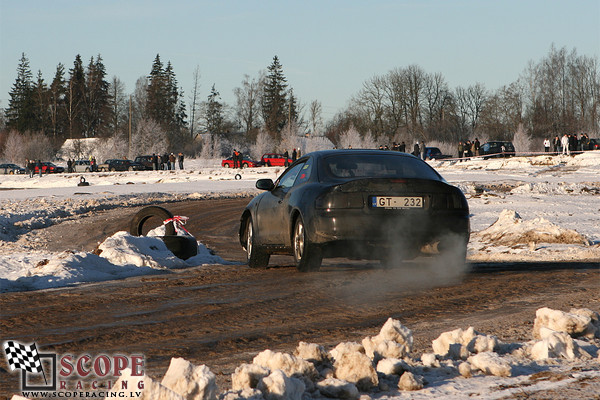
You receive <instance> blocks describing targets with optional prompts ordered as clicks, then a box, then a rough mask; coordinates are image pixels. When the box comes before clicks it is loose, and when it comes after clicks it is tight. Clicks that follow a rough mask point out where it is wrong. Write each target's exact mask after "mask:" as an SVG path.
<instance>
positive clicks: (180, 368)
mask: <svg viewBox="0 0 600 400" xmlns="http://www.w3.org/2000/svg"><path fill="white" fill-rule="evenodd" d="M161 384H162V385H163V386H164V387H167V388H169V389H171V390H172V391H174V392H175V393H178V394H180V395H181V396H183V398H185V399H186V400H216V398H217V382H216V376H215V374H213V373H212V372H210V370H209V369H208V367H207V366H206V365H200V366H196V365H193V364H191V363H190V362H189V361H186V360H184V359H183V358H172V359H171V365H169V369H168V370H167V373H166V374H165V376H164V377H163V379H162V381H161Z"/></svg>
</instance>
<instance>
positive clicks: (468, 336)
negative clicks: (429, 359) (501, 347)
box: [432, 327, 498, 359]
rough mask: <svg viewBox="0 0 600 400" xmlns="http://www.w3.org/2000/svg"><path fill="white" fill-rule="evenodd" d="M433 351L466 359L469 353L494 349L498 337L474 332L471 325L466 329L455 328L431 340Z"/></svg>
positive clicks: (437, 353) (496, 345)
mask: <svg viewBox="0 0 600 400" xmlns="http://www.w3.org/2000/svg"><path fill="white" fill-rule="evenodd" d="M432 347H433V352H434V353H435V354H436V355H439V356H441V357H450V358H454V359H466V358H467V357H468V355H469V354H470V353H483V352H490V351H494V349H495V348H497V347H498V338H496V337H495V336H488V335H484V334H481V333H479V332H476V331H475V329H474V328H473V327H469V328H468V329H467V330H462V329H460V328H459V329H456V330H454V331H451V332H444V333H442V334H441V335H440V336H439V337H438V338H437V339H435V340H434V341H433V342H432Z"/></svg>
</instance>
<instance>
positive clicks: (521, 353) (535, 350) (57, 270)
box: [0, 152, 600, 399]
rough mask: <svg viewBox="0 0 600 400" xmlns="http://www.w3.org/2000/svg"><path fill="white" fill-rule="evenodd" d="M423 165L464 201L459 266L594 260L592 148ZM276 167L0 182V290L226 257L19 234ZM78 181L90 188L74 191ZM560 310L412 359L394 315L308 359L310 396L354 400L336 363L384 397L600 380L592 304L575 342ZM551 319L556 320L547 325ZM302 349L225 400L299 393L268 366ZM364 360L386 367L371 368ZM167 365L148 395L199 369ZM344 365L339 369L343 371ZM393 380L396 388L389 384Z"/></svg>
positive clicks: (136, 242)
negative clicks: (522, 332) (517, 332)
mask: <svg viewBox="0 0 600 400" xmlns="http://www.w3.org/2000/svg"><path fill="white" fill-rule="evenodd" d="M431 165H432V166H433V167H434V168H436V169H437V170H438V171H439V172H440V173H441V174H442V176H444V177H445V178H446V180H447V181H449V182H450V183H452V184H455V185H458V186H459V187H460V188H461V189H462V190H463V192H464V193H465V194H466V196H467V198H468V200H469V205H470V209H471V228H472V232H473V233H472V236H471V242H470V244H469V253H468V258H469V260H471V261H523V260H535V261H587V262H600V228H599V227H600V152H590V153H586V154H582V155H577V156H575V157H562V156H538V157H527V158H525V157H520V158H511V159H498V160H477V159H473V160H471V161H466V162H454V161H452V162H441V161H433V162H431ZM281 171H282V168H256V169H250V170H244V171H242V172H241V177H238V178H241V179H236V176H235V174H236V173H238V171H231V170H227V169H222V168H220V167H219V166H218V163H217V162H216V161H212V162H210V161H200V160H191V161H189V162H187V163H186V170H184V171H179V170H177V171H171V172H169V171H161V172H123V173H119V172H116V173H97V174H73V175H65V174H61V175H50V176H43V177H41V178H39V177H34V178H29V177H25V176H1V177H0V291H1V292H6V291H20V290H33V289H43V288H50V287H59V286H65V285H70V284H75V283H79V282H90V281H100V280H108V279H118V278H123V277H127V276H132V275H140V274H149V273H157V272H159V271H160V270H162V269H165V268H186V267H190V266H199V265H203V264H213V263H225V261H224V260H223V259H221V258H220V257H219V256H218V255H213V254H211V252H210V251H209V250H207V249H206V248H205V247H204V246H203V245H202V244H201V243H200V249H199V254H198V256H196V257H194V258H191V259H189V260H187V261H182V260H179V259H177V258H175V257H174V256H173V255H172V254H171V253H170V252H169V251H168V250H167V249H166V248H165V247H164V245H162V242H161V241H160V240H159V239H156V238H152V237H147V238H137V237H132V236H130V235H128V234H126V233H123V232H121V233H117V234H115V235H113V236H112V237H110V238H107V239H106V241H105V242H104V243H103V244H102V245H101V247H102V249H103V251H102V252H101V253H100V255H96V254H92V253H85V252H78V251H68V252H62V253H49V252H46V251H43V250H39V249H38V247H37V246H36V244H35V243H32V242H31V241H30V236H29V235H28V232H30V231H31V230H35V229H41V228H44V227H47V226H50V225H52V224H56V223H59V222H61V221H66V220H69V219H74V218H78V217H79V216H82V215H86V214H88V213H93V212H95V211H98V210H105V209H111V208H118V207H119V208H120V207H129V206H131V207H133V206H142V205H146V204H154V203H156V202H160V201H165V202H169V201H175V200H183V199H197V198H225V197H235V196H242V195H248V194H255V193H258V191H257V190H256V189H255V188H254V182H255V181H256V179H258V178H263V177H269V178H275V177H276V176H277V175H278V174H279V173H280V172H281ZM81 176H84V177H85V178H86V180H87V181H88V182H89V183H90V186H77V183H78V182H79V181H80V177H81ZM561 312H562V314H560V313H561ZM566 313H567V312H566V310H564V311H559V310H549V311H548V310H546V311H545V314H544V312H542V313H540V312H539V311H538V314H543V315H538V318H539V319H540V321H539V322H538V318H536V325H543V326H542V327H538V332H537V336H538V338H537V339H536V340H534V341H531V342H527V343H498V342H497V341H495V340H494V339H493V338H490V337H489V336H487V335H485V334H480V333H477V332H473V331H472V330H469V329H467V328H468V327H463V328H465V329H466V330H465V331H463V330H457V331H452V332H447V333H445V334H443V335H442V336H443V337H442V336H440V338H438V339H437V344H436V343H432V347H433V353H430V354H423V355H420V356H419V355H410V348H409V347H410V345H409V344H410V343H411V342H412V338H409V335H410V334H409V333H407V332H410V331H409V330H407V329H406V328H404V327H402V326H401V325H398V324H399V322H398V323H393V324H396V325H393V324H392V325H393V326H395V328H394V329H388V331H389V332H387V333H385V332H384V331H385V329H384V328H385V326H384V328H382V332H381V333H380V334H379V335H378V336H374V337H370V338H365V340H363V343H362V344H356V345H357V346H354V350H353V351H351V352H350V353H351V355H350V356H348V357H343V356H342V355H341V354H339V352H338V353H337V357H338V358H339V359H340V360H342V359H344V360H345V361H344V362H347V363H348V364H347V365H343V366H342V365H338V366H337V367H335V365H334V370H335V373H334V371H331V370H330V371H326V370H325V369H323V368H321V367H319V368H320V369H319V371H318V374H320V376H321V377H326V378H327V379H325V380H319V379H321V378H319V379H317V378H315V376H312V378H310V379H312V380H313V381H314V380H319V382H317V383H316V384H315V385H316V387H317V388H318V389H319V390H318V391H313V392H312V393H313V394H316V395H317V397H319V396H320V395H318V393H330V394H331V393H337V395H334V396H335V397H337V396H342V395H346V396H347V398H357V397H358V392H357V391H356V387H354V388H353V386H356V384H358V385H361V384H364V382H365V381H361V383H360V384H359V383H358V382H356V384H352V382H350V384H349V383H348V381H351V380H352V379H350V378H347V379H345V380H342V379H340V376H341V375H342V372H341V371H343V370H344V368H349V369H352V368H359V367H360V365H361V363H363V361H364V360H365V359H366V363H364V365H363V366H364V367H365V368H366V371H367V372H366V375H365V377H366V378H369V379H373V380H375V379H378V380H379V383H377V384H375V383H374V381H373V382H371V385H372V386H373V385H374V386H375V387H376V388H377V389H376V390H375V392H374V391H373V389H371V392H369V393H370V395H372V396H373V397H375V398H382V399H388V398H389V399H392V398H394V399H397V398H412V399H419V398H423V399H425V398H441V397H443V398H456V399H462V398H470V399H472V398H502V397H506V396H511V395H517V394H524V395H525V394H526V393H531V392H536V391H540V390H553V389H560V388H561V387H566V386H568V385H572V384H576V385H577V384H578V383H577V382H581V381H586V380H590V379H593V380H597V379H599V378H600V368H599V363H600V351H599V345H600V341H599V340H598V336H600V327H599V324H598V315H597V313H594V312H590V314H589V315H591V318H588V320H589V321H588V326H589V325H590V324H592V325H593V326H594V327H595V328H594V329H596V333H595V336H596V338H595V339H594V338H593V336H594V335H591V337H590V335H589V332H588V335H587V337H586V338H584V337H583V336H582V335H584V333H583V332H576V334H575V335H573V332H567V333H569V334H571V335H573V336H576V337H577V338H576V339H571V337H570V336H569V335H565V334H564V332H563V331H564V329H561V327H560V326H558V325H560V324H561V323H562V324H563V325H564V324H566V325H569V326H573V323H572V322H564V321H565V319H566V320H567V321H572V320H571V319H570V318H575V319H576V320H577V321H579V319H578V318H579V317H577V316H573V315H572V314H573V313H575V315H578V314H577V313H580V314H581V313H583V314H585V313H586V311H585V310H584V311H581V310H579V311H577V310H575V311H573V310H571V311H569V312H568V314H569V315H567V316H565V314H566ZM556 315H558V317H557V316H556ZM584 317H585V316H583V317H582V318H584ZM552 321H554V322H556V321H558V322H556V324H554V325H553V323H552ZM561 321H562V322H561ZM386 325H387V323H386ZM388 328H389V327H388ZM386 329H387V328H386ZM534 329H535V327H534ZM586 329H587V328H586ZM390 332H391V333H390ZM394 332H395V333H394ZM390 335H391V336H390ZM403 335H404V336H403ZM407 335H408V336H407ZM367 339H368V340H367ZM305 345H306V344H305ZM311 346H312V347H310V346H309V347H310V349H312V351H316V353H310V352H309V353H306V354H305V353H302V351H304V350H306V349H304V350H301V349H300V347H301V345H300V346H299V348H298V350H297V352H298V353H301V354H298V356H297V357H296V358H292V356H291V355H282V354H274V353H272V352H271V353H265V352H263V353H264V354H263V353H261V354H259V356H257V358H255V360H254V362H253V365H251V366H248V364H247V365H246V367H243V366H241V367H240V371H239V376H238V377H237V378H239V379H241V380H242V381H244V379H245V381H248V382H250V381H252V380H253V379H254V380H256V382H255V384H256V385H258V387H259V388H260V389H261V390H262V392H259V391H258V389H256V388H255V387H256V386H254V387H246V386H243V385H242V386H239V387H238V388H237V391H230V392H229V393H227V394H226V395H224V398H227V399H235V398H244V397H246V398H257V399H258V398H263V397H262V396H263V394H266V395H267V396H269V395H272V396H271V397H273V396H274V398H275V397H277V395H278V392H277V391H278V390H280V391H285V390H289V392H284V393H285V395H284V396H286V398H309V397H307V395H308V394H307V393H306V392H304V390H308V386H310V385H312V383H310V379H306V378H305V379H304V380H296V381H292V379H295V378H290V377H288V376H287V375H286V374H281V373H278V372H277V371H276V370H277V369H282V368H283V369H285V368H286V365H284V364H285V363H284V364H282V365H279V364H277V363H281V362H283V361H281V360H284V361H285V360H291V362H292V364H293V365H304V366H306V364H305V363H306V362H305V361H304V358H314V357H312V356H311V355H310V354H312V355H314V354H317V355H319V354H320V355H321V356H322V355H323V354H324V353H323V352H322V351H321V350H319V349H318V347H315V346H316V345H311ZM305 347H306V346H305ZM338 347H339V346H338ZM346 347H350V348H352V347H353V345H351V344H347V345H346ZM360 348H362V350H360ZM440 348H441V349H442V350H440ZM315 349H317V350H315ZM384 352H390V354H383V353H384ZM394 352H396V353H397V354H395V353H394ZM365 353H366V355H365ZM377 353H379V355H377ZM302 354H304V355H302ZM329 354H330V356H328V357H329V359H330V360H334V362H336V363H337V362H338V359H337V358H336V356H334V355H333V354H334V353H333V352H331V353H329ZM403 356H404V358H403V359H402V360H401V358H402V357H403ZM365 357H366V358H365ZM374 358H382V359H383V361H385V360H387V361H385V362H383V363H382V361H379V363H372V361H373V359H374ZM261 360H262V361H261ZM351 360H354V361H351ZM339 362H341V361H339ZM177 363H178V364H177V365H179V366H178V367H174V370H173V371H171V369H170V371H168V372H167V375H169V379H167V376H165V379H163V382H162V383H161V384H159V383H157V382H156V383H152V384H148V385H147V387H148V388H149V389H148V390H149V391H150V390H157V391H162V392H161V393H167V392H166V390H167V389H165V388H163V387H162V386H160V385H167V386H168V385H169V383H168V381H169V380H171V381H173V380H174V381H177V382H183V383H185V382H184V381H185V380H186V378H185V377H184V372H183V370H184V369H185V368H187V369H188V370H191V369H194V368H200V367H194V366H191V367H190V366H186V365H187V364H185V363H186V362H185V361H183V360H178V361H177ZM261 363H266V364H265V365H262V364H261ZM181 365H184V366H185V368H184V367H182V366H181ZM370 365H371V367H370V368H373V365H374V366H376V370H377V372H379V374H377V373H376V372H374V371H371V369H369V366H370ZM242 367H243V368H242ZM309 367H310V366H307V368H309ZM190 368H191V369H190ZM194 370H195V369H194ZM256 370H260V371H263V372H262V373H264V375H262V376H259V378H258V379H256V376H254V375H252V374H250V373H249V372H248V371H256ZM271 370H275V371H271ZM313 370H314V367H313ZM313 370H311V369H310V368H309V369H308V371H309V372H307V374H308V375H311V374H313V375H314V373H315V371H313ZM202 371H204V372H203V374H205V376H204V375H203V376H204V378H203V379H204V382H206V390H207V393H210V395H209V396H208V397H207V398H214V396H215V394H216V388H214V387H212V386H210V385H212V384H214V375H212V377H211V375H210V374H212V373H210V371H208V369H206V368H205V367H204V368H203V369H202ZM244 371H246V372H244ZM311 371H312V372H311ZM408 372H409V373H410V374H408ZM253 373H254V374H256V372H253ZM353 373H354V372H352V371H349V372H348V376H349V377H350V376H352V374H353ZM236 374H238V371H237V370H236ZM244 374H246V375H244ZM338 374H339V376H338ZM259 375H260V373H259ZM355 376H356V375H355ZM378 376H379V377H378ZM400 376H402V377H400ZM404 377H406V378H404ZM467 378H468V379H467ZM144 379H149V378H144ZM423 380H424V381H425V383H426V385H425V388H423V389H419V390H416V391H406V390H407V389H410V388H414V389H418V388H419V387H420V385H422V383H423ZM234 381H235V379H234ZM211 382H212V383H211ZM257 382H258V383H257ZM183 383H181V384H183ZM193 384H195V383H193ZM397 385H401V386H400V387H399V389H397V388H398V386H397ZM302 388H304V389H302ZM220 389H221V390H223V389H224V388H220ZM233 389H236V388H235V387H234V388H233ZM313 389H314V387H313ZM156 393H158V392H156ZM168 393H169V394H168V396H167V395H165V396H166V397H164V398H179V397H178V395H176V394H175V393H173V392H171V391H169V392H168ZM302 393H304V394H302ZM148 394H149V395H150V396H151V394H150V393H148ZM282 395H283V394H282ZM252 396H255V397H252ZM311 396H312V395H311ZM363 396H364V395H363ZM157 398H158V397H157ZM160 398H163V397H160Z"/></svg>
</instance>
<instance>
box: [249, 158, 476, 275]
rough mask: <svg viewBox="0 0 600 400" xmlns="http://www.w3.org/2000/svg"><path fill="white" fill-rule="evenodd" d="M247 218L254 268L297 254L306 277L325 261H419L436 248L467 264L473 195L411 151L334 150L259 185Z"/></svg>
mask: <svg viewBox="0 0 600 400" xmlns="http://www.w3.org/2000/svg"><path fill="white" fill-rule="evenodd" d="M256 187H257V188H258V189H262V190H264V191H265V192H264V193H261V194H260V195H258V196H256V197H255V198H254V199H253V200H252V201H250V203H249V204H248V205H247V206H246V208H245V210H244V211H243V213H242V217H241V221H240V229H239V238H240V243H241V245H242V247H244V249H245V250H246V253H247V258H248V264H249V266H250V267H251V268H262V267H266V266H267V265H268V263H269V258H270V255H271V254H288V255H293V256H294V259H295V262H296V266H297V267H298V269H299V270H300V271H310V270H317V269H319V267H320V265H321V261H322V259H323V258H324V257H348V258H362V259H379V260H381V261H382V262H383V263H384V264H391V263H393V262H395V261H397V260H401V259H407V258H414V257H415V256H417V255H419V254H420V251H421V249H422V248H423V246H425V245H427V244H432V245H433V246H431V247H436V248H437V250H438V253H440V254H441V255H442V256H443V257H445V261H447V262H448V263H449V264H453V263H464V261H465V256H466V245H467V242H468V239H469V207H468V204H467V201H466V199H465V196H464V195H463V193H462V192H461V191H460V190H459V189H458V188H456V187H454V186H452V185H450V184H448V183H447V182H446V181H445V180H444V179H443V178H442V177H441V176H440V175H439V174H438V173H437V172H436V171H435V170H434V169H433V168H431V167H430V166H429V165H428V164H427V163H426V162H424V161H422V160H420V159H419V158H417V157H414V156H412V155H409V154H406V153H398V152H391V151H390V152H387V151H386V152H382V151H379V150H326V151H318V152H314V153H310V154H307V155H306V156H304V157H302V158H300V159H299V160H297V161H296V162H295V163H293V164H292V165H291V166H290V167H288V168H287V169H286V170H285V171H284V172H283V174H282V175H281V176H280V177H279V178H278V179H277V180H276V181H275V182H273V181H272V180H271V179H259V180H258V181H257V182H256Z"/></svg>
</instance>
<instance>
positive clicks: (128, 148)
mask: <svg viewBox="0 0 600 400" xmlns="http://www.w3.org/2000/svg"><path fill="white" fill-rule="evenodd" d="M131 147H132V143H131V95H129V142H128V143H127V158H129V159H130V160H131V159H132V158H133V157H132V156H131Z"/></svg>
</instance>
